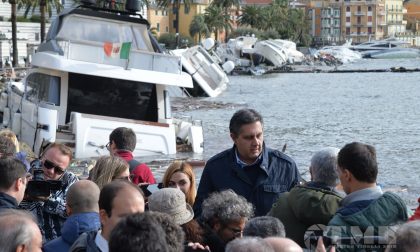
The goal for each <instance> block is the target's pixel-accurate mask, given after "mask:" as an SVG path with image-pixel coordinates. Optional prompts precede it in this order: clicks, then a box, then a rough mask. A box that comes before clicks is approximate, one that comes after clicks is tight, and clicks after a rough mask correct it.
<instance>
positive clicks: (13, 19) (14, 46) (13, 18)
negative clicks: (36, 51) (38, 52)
mask: <svg viewBox="0 0 420 252" xmlns="http://www.w3.org/2000/svg"><path fill="white" fill-rule="evenodd" d="M2 1H3V3H4V2H6V0H2ZM8 2H9V4H10V6H11V10H10V17H11V18H10V21H11V22H12V50H13V55H12V61H13V66H14V67H15V66H17V64H18V49H17V35H16V33H17V27H16V12H17V6H16V5H17V4H21V0H9V1H8Z"/></svg>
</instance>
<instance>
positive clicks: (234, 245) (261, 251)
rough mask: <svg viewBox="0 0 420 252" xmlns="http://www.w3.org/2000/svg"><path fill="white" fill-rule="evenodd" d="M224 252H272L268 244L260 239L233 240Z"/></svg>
mask: <svg viewBox="0 0 420 252" xmlns="http://www.w3.org/2000/svg"><path fill="white" fill-rule="evenodd" d="M225 251H226V252H274V249H273V248H272V247H271V246H270V244H269V243H268V242H267V241H265V240H264V239H263V238H261V237H244V238H242V239H235V240H233V241H231V242H229V243H228V244H227V245H226V250H225Z"/></svg>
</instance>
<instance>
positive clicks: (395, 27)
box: [384, 0, 407, 36]
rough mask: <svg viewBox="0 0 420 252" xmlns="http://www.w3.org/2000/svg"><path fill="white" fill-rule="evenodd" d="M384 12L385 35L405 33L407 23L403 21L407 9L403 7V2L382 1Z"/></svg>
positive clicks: (401, 0) (395, 0)
mask: <svg viewBox="0 0 420 252" xmlns="http://www.w3.org/2000/svg"><path fill="white" fill-rule="evenodd" d="M384 1H385V11H386V16H385V19H386V23H387V29H386V35H387V36H394V35H395V33H397V32H398V33H400V32H405V30H406V25H407V21H406V20H404V19H403V17H404V14H406V13H407V9H405V8H404V6H403V0H384Z"/></svg>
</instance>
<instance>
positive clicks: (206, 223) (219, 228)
mask: <svg viewBox="0 0 420 252" xmlns="http://www.w3.org/2000/svg"><path fill="white" fill-rule="evenodd" d="M253 215H254V209H253V206H252V204H251V203H249V202H248V201H247V200H246V199H245V198H244V197H242V196H240V195H237V194H236V193H235V192H234V191H232V190H225V191H222V192H214V193H212V194H210V196H209V197H208V198H207V199H206V200H204V202H203V212H202V213H201V217H200V218H199V219H198V222H199V223H200V225H201V226H202V228H203V230H204V234H203V237H204V242H203V243H204V244H206V245H208V246H209V248H210V250H211V251H212V252H217V251H224V249H225V246H226V244H227V243H228V242H229V241H231V240H233V239H235V238H237V237H242V234H243V230H244V227H245V224H246V222H247V221H248V219H250V218H251V217H252V216H253Z"/></svg>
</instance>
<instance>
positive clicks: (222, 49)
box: [215, 36, 258, 67]
mask: <svg viewBox="0 0 420 252" xmlns="http://www.w3.org/2000/svg"><path fill="white" fill-rule="evenodd" d="M257 41H258V38H256V37H253V36H239V37H237V38H235V39H229V41H228V43H226V44H222V45H219V46H217V48H216V50H215V53H216V54H217V55H218V56H219V58H220V59H222V60H223V61H232V62H234V63H235V66H238V67H249V66H251V65H252V63H253V62H252V60H251V55H252V54H253V53H254V45H255V43H256V42H257Z"/></svg>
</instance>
